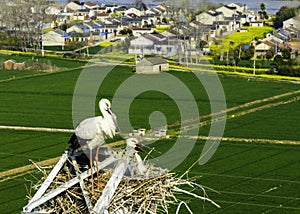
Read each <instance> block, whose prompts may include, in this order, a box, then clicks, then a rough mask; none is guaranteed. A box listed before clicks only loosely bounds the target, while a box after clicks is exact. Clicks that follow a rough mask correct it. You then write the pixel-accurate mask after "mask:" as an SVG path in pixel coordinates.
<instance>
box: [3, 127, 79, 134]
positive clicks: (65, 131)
mask: <svg viewBox="0 0 300 214" xmlns="http://www.w3.org/2000/svg"><path fill="white" fill-rule="evenodd" d="M0 129H7V130H18V131H39V132H61V133H73V132H74V130H73V129H59V128H44V127H26V126H0Z"/></svg>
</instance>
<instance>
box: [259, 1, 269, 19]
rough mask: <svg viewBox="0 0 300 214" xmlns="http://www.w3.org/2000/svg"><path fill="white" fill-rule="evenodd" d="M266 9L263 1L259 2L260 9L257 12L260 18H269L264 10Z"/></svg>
mask: <svg viewBox="0 0 300 214" xmlns="http://www.w3.org/2000/svg"><path fill="white" fill-rule="evenodd" d="M266 9H267V8H266V5H265V4H264V3H261V4H260V10H261V11H259V14H260V16H261V18H264V19H268V18H269V16H268V14H267V12H266Z"/></svg>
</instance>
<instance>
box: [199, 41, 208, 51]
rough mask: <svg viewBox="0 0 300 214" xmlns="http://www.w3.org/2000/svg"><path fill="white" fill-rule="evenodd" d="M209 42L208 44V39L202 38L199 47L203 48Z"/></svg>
mask: <svg viewBox="0 0 300 214" xmlns="http://www.w3.org/2000/svg"><path fill="white" fill-rule="evenodd" d="M207 44H208V43H207V42H206V41H204V40H201V41H200V42H199V48H200V49H201V50H202V49H203V48H204V47H205V46H206V45H207Z"/></svg>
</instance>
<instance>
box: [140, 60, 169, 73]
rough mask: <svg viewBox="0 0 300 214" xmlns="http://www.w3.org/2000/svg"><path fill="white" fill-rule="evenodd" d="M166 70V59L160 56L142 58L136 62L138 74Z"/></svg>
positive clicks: (167, 68)
mask: <svg viewBox="0 0 300 214" xmlns="http://www.w3.org/2000/svg"><path fill="white" fill-rule="evenodd" d="M168 70H169V63H168V61H167V60H165V59H163V58H161V57H153V58H143V59H142V60H141V61H139V62H138V63H137V64H136V73H140V74H142V73H144V74H153V73H159V72H161V71H168Z"/></svg>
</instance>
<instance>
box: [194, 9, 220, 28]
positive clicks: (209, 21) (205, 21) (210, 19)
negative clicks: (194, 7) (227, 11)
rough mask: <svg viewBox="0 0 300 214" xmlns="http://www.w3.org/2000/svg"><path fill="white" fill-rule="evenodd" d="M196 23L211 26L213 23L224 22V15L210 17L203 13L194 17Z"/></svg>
mask: <svg viewBox="0 0 300 214" xmlns="http://www.w3.org/2000/svg"><path fill="white" fill-rule="evenodd" d="M196 21H198V22H201V23H203V24H205V25H212V23H213V22H214V21H224V15H222V14H220V15H217V16H212V15H211V14H209V13H207V12H203V13H200V14H199V15H197V16H196Z"/></svg>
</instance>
